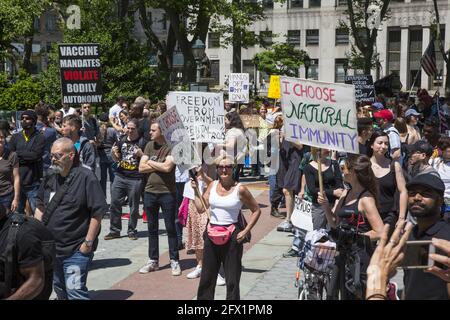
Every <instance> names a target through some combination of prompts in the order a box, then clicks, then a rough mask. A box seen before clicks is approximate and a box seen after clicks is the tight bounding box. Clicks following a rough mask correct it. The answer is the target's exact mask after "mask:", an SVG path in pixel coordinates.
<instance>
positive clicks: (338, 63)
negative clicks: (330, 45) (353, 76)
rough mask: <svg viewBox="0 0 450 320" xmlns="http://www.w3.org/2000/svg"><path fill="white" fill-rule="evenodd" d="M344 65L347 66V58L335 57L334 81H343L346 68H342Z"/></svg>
mask: <svg viewBox="0 0 450 320" xmlns="http://www.w3.org/2000/svg"><path fill="white" fill-rule="evenodd" d="M344 65H347V66H348V60H347V59H336V60H335V63H334V82H336V83H344V82H345V76H346V73H347V70H345V69H344Z"/></svg>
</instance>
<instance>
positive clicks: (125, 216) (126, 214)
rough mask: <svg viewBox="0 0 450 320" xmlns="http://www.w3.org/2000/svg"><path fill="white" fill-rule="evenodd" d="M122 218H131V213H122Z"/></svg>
mask: <svg viewBox="0 0 450 320" xmlns="http://www.w3.org/2000/svg"><path fill="white" fill-rule="evenodd" d="M122 220H130V214H129V213H124V214H123V215H122Z"/></svg>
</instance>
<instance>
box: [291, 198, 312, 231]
mask: <svg viewBox="0 0 450 320" xmlns="http://www.w3.org/2000/svg"><path fill="white" fill-rule="evenodd" d="M311 208H312V202H309V201H306V200H302V199H300V198H299V197H298V196H295V205H294V211H293V212H292V216H291V222H292V224H293V225H294V226H295V227H297V228H300V229H303V230H306V231H312V230H313V222H312V209H311Z"/></svg>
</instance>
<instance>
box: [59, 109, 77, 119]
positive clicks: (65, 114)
mask: <svg viewBox="0 0 450 320" xmlns="http://www.w3.org/2000/svg"><path fill="white" fill-rule="evenodd" d="M59 111H61V112H62V114H63V118H64V117H65V116H68V115H71V114H74V113H75V108H72V107H69V111H67V112H66V111H65V110H64V108H62V109H60V110H59Z"/></svg>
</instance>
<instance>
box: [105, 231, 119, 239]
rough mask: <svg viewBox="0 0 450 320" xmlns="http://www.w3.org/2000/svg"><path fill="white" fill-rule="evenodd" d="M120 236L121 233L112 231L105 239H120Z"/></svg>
mask: <svg viewBox="0 0 450 320" xmlns="http://www.w3.org/2000/svg"><path fill="white" fill-rule="evenodd" d="M118 238H120V234H118V233H112V232H110V233H108V234H107V235H106V236H105V237H104V238H103V239H105V240H112V239H118Z"/></svg>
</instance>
